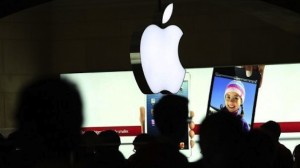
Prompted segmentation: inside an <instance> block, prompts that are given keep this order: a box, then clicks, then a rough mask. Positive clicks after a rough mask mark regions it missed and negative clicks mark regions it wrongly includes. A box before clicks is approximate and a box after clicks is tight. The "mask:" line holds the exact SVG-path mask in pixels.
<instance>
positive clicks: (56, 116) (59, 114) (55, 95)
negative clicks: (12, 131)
mask: <svg viewBox="0 0 300 168" xmlns="http://www.w3.org/2000/svg"><path fill="white" fill-rule="evenodd" d="M18 103H19V104H18V108H17V111H16V116H15V117H16V121H17V126H18V129H19V130H22V132H31V133H33V134H37V135H39V136H40V137H42V139H43V141H44V143H45V145H46V146H47V148H48V149H51V150H70V149H71V148H73V147H74V145H75V144H76V145H78V143H79V140H80V129H81V124H82V121H83V116H82V102H81V98H80V95H79V92H78V90H77V88H76V87H75V85H73V84H72V83H70V82H68V81H66V80H62V79H59V78H46V79H40V80H37V81H34V82H32V83H30V84H29V85H27V86H26V87H24V88H23V90H22V91H21V95H20V97H19V102H18Z"/></svg>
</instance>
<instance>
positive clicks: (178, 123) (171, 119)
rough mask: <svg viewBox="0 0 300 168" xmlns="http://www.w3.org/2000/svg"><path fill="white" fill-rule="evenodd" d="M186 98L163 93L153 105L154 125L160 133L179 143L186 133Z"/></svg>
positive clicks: (187, 111) (187, 110)
mask: <svg viewBox="0 0 300 168" xmlns="http://www.w3.org/2000/svg"><path fill="white" fill-rule="evenodd" d="M188 103H189V101H188V99H187V98H186V97H183V96H178V95H173V94H169V95H165V96H163V97H162V98H161V99H160V100H159V101H158V102H157V103H156V104H155V105H154V107H153V116H154V120H155V125H156V126H157V128H158V129H159V131H160V133H161V135H163V136H165V137H168V138H169V139H170V140H173V141H174V142H175V143H177V144H178V143H179V142H180V140H181V139H183V138H184V136H185V135H186V133H187V128H188V122H187V120H188V113H189V109H188Z"/></svg>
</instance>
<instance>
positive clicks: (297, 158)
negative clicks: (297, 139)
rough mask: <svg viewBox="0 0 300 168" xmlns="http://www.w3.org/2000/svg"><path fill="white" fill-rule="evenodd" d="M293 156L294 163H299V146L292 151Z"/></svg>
mask: <svg viewBox="0 0 300 168" xmlns="http://www.w3.org/2000/svg"><path fill="white" fill-rule="evenodd" d="M293 155H294V158H295V161H296V162H297V163H298V164H299V162H300V144H299V145H297V146H296V147H295V149H294V151H293Z"/></svg>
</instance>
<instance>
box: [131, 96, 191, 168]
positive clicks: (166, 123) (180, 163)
mask: <svg viewBox="0 0 300 168" xmlns="http://www.w3.org/2000/svg"><path fill="white" fill-rule="evenodd" d="M188 102H189V101H188V99H187V98H186V97H183V96H179V95H173V94H167V95H164V96H163V97H162V98H161V99H160V100H159V101H158V102H157V103H156V104H155V105H154V107H153V116H154V120H155V125H156V126H157V128H158V130H159V133H160V135H159V136H158V137H156V140H155V142H154V143H149V144H148V145H146V146H145V148H142V149H140V150H139V151H138V152H136V156H135V161H134V163H133V164H132V165H131V166H132V167H134V168H142V167H143V168H153V167H157V168H162V167H164V168H165V167H187V166H188V160H187V158H186V157H185V156H184V155H183V154H182V153H180V151H179V149H180V146H179V145H180V142H182V139H184V138H185V137H186V134H187V131H188V122H187V120H188V113H189V109H188Z"/></svg>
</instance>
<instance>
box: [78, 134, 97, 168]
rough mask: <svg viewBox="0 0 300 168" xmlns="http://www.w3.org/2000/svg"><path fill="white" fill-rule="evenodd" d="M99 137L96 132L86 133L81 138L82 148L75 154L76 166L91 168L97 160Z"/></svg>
mask: <svg viewBox="0 0 300 168" xmlns="http://www.w3.org/2000/svg"><path fill="white" fill-rule="evenodd" d="M97 141H98V135H97V133H96V132H94V131H86V132H84V133H83V134H82V136H81V144H80V147H79V148H78V149H77V150H76V152H75V158H76V164H78V165H79V164H80V165H82V167H89V164H92V163H93V162H94V160H95V155H96V145H97Z"/></svg>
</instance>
